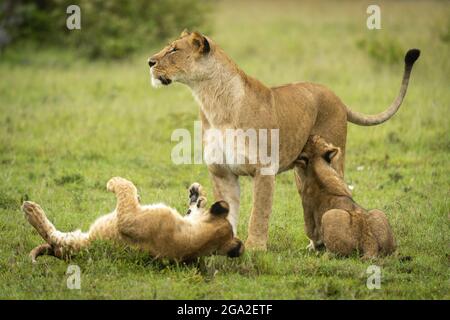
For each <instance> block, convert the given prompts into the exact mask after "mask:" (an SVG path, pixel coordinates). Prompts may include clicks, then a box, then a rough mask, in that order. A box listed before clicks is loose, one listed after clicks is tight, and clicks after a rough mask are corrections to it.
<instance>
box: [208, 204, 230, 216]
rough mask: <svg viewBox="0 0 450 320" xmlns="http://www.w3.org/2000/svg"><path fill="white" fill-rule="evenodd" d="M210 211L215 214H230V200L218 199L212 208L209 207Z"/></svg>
mask: <svg viewBox="0 0 450 320" xmlns="http://www.w3.org/2000/svg"><path fill="white" fill-rule="evenodd" d="M209 211H210V212H211V213H212V214H213V215H218V216H219V215H224V214H228V212H229V211H230V206H229V205H228V202H226V201H223V200H221V201H217V202H215V203H214V204H213V205H212V206H211V209H209Z"/></svg>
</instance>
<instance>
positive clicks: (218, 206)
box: [185, 183, 244, 258]
mask: <svg viewBox="0 0 450 320" xmlns="http://www.w3.org/2000/svg"><path fill="white" fill-rule="evenodd" d="M206 201H207V200H206V197H205V196H204V191H203V188H202V186H201V185H200V184H198V183H193V184H192V185H191V186H190V188H189V210H188V212H187V213H186V216H185V219H188V220H190V221H191V222H192V223H195V224H197V225H200V224H201V223H202V224H203V226H204V229H203V230H204V233H205V239H208V242H209V243H208V247H210V248H211V249H212V251H214V252H215V253H217V254H220V255H226V256H228V257H230V258H236V257H239V256H241V255H242V253H243V252H244V245H243V243H242V241H241V240H239V239H238V238H237V237H235V236H234V233H233V228H232V226H231V223H230V222H229V221H228V220H227V216H228V213H229V211H230V206H229V204H228V202H226V201H224V200H220V201H216V202H214V203H213V204H212V205H211V207H209V208H207V207H206Z"/></svg>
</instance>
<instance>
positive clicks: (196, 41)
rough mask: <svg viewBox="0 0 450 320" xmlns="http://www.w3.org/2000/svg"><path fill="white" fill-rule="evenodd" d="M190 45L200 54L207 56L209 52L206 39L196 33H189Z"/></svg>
mask: <svg viewBox="0 0 450 320" xmlns="http://www.w3.org/2000/svg"><path fill="white" fill-rule="evenodd" d="M191 43H192V45H193V46H194V47H195V48H197V50H198V52H199V53H201V54H207V53H208V52H209V51H210V50H211V48H210V46H209V42H208V39H206V38H205V37H204V36H202V35H201V34H200V33H198V32H196V31H194V32H192V33H191Z"/></svg>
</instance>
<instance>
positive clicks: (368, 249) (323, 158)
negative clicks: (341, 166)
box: [297, 136, 395, 258]
mask: <svg viewBox="0 0 450 320" xmlns="http://www.w3.org/2000/svg"><path fill="white" fill-rule="evenodd" d="M339 155H340V149H339V148H336V147H334V146H333V145H332V144H329V143H327V142H326V141H325V140H324V139H323V138H322V137H320V136H310V137H309V139H308V142H307V143H306V146H305V148H304V149H303V151H302V153H301V154H300V156H299V158H298V160H297V162H298V164H299V168H300V169H299V170H298V171H299V172H298V173H299V174H300V175H301V179H302V182H303V187H302V190H301V196H302V203H303V211H304V219H305V229H306V234H307V236H308V238H309V239H310V245H309V246H308V248H309V249H313V250H315V249H316V248H317V246H320V245H322V244H324V245H325V247H326V248H327V249H328V250H329V251H331V252H333V253H336V254H338V255H344V256H346V255H349V254H351V253H352V252H353V251H355V250H358V251H359V252H360V253H362V254H363V255H364V256H363V258H375V257H378V256H380V255H387V254H391V253H392V252H394V250H395V241H394V236H393V234H392V230H391V227H390V226H389V223H388V220H387V218H386V215H385V214H384V213H383V212H382V211H380V210H376V209H374V210H370V211H367V210H365V209H363V208H362V207H361V206H359V205H358V204H356V203H355V202H354V201H353V199H352V195H351V192H350V190H349V189H348V187H347V185H346V184H345V182H344V181H343V179H342V177H341V176H340V175H339V174H338V173H337V171H336V168H335V165H336V160H337V159H338V158H339Z"/></svg>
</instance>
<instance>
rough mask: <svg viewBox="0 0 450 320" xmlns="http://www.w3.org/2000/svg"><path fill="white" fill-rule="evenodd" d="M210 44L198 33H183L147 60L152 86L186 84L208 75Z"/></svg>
mask: <svg viewBox="0 0 450 320" xmlns="http://www.w3.org/2000/svg"><path fill="white" fill-rule="evenodd" d="M210 52H211V42H210V40H208V39H207V38H206V37H205V36H203V35H202V34H200V33H198V32H188V31H186V30H185V31H183V32H182V33H181V35H180V37H179V38H178V39H176V40H175V41H173V42H172V43H170V44H169V45H167V46H166V47H165V48H163V49H162V50H161V51H160V52H158V53H157V54H155V55H153V56H151V57H150V58H149V59H148V65H149V66H150V76H151V81H152V85H153V86H154V87H159V86H161V85H169V84H170V83H172V81H178V82H181V83H185V84H188V83H189V82H191V81H198V80H201V79H202V78H203V77H205V76H207V75H208V74H209V71H208V68H207V65H208V60H209V56H210Z"/></svg>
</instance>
